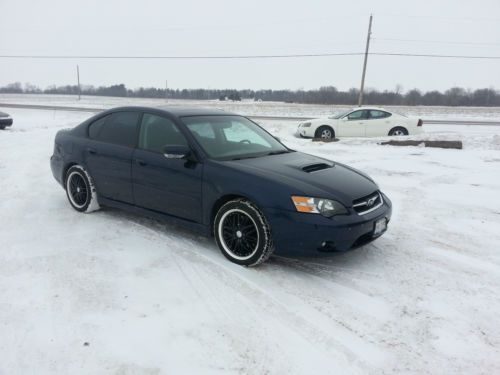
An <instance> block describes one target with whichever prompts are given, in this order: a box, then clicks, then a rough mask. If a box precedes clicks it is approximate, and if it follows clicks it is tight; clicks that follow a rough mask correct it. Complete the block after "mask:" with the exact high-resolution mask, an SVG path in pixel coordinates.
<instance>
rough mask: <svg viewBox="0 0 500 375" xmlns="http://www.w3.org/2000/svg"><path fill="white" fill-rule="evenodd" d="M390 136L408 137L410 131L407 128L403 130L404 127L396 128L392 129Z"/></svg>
mask: <svg viewBox="0 0 500 375" xmlns="http://www.w3.org/2000/svg"><path fill="white" fill-rule="evenodd" d="M389 135H390V136H401V135H408V130H406V128H403V127H402V126H396V127H395V128H392V129H391V130H390V131H389Z"/></svg>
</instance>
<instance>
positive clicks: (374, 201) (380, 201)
mask: <svg viewBox="0 0 500 375" xmlns="http://www.w3.org/2000/svg"><path fill="white" fill-rule="evenodd" d="M224 164H225V165H226V166H228V167H231V168H232V169H237V170H238V171H239V172H241V173H242V175H241V176H239V177H238V178H235V179H232V181H235V182H234V184H238V181H243V180H245V181H248V182H247V183H246V184H245V186H244V189H242V187H241V186H240V187H239V191H240V192H241V194H242V195H244V196H248V197H249V198H250V199H251V200H253V201H254V202H255V203H256V204H258V205H259V207H260V208H261V210H262V212H263V213H264V215H265V217H266V218H267V220H268V222H269V225H270V228H271V232H272V236H273V241H274V244H275V252H276V254H281V255H290V256H312V255H315V254H316V255H319V254H324V253H332V252H342V251H347V250H350V249H353V248H356V247H359V246H362V245H364V244H367V243H369V242H371V241H372V240H374V239H376V238H378V237H380V236H381V235H382V234H383V233H385V231H386V230H387V227H388V223H389V221H390V220H391V213H392V204H391V201H390V200H389V198H388V197H387V196H386V195H384V194H383V193H382V192H381V191H380V188H379V187H378V186H377V184H376V183H375V182H374V181H373V180H372V179H371V178H370V177H369V176H367V175H365V174H364V173H362V172H360V171H357V170H355V169H353V168H351V167H348V166H346V165H343V164H340V163H335V162H332V161H330V160H326V159H322V158H318V157H315V156H312V155H307V154H303V153H300V152H291V153H285V154H282V155H275V156H268V157H261V158H250V159H243V160H238V161H231V162H226V163H224ZM227 173H228V174H232V173H233V172H227ZM243 174H246V175H247V176H244V175H243ZM248 175H250V176H251V179H249V178H248ZM250 181H251V183H250ZM231 184H232V183H231ZM263 187H265V188H263ZM234 190H235V189H233V191H234Z"/></svg>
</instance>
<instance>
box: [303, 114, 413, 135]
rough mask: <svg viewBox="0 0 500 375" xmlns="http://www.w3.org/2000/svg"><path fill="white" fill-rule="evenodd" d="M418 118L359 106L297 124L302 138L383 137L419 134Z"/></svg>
mask: <svg viewBox="0 0 500 375" xmlns="http://www.w3.org/2000/svg"><path fill="white" fill-rule="evenodd" d="M422 123H423V121H422V120H420V119H411V118H408V117H406V116H403V115H399V114H397V113H394V112H389V111H387V110H385V109H383V108H376V107H358V108H353V109H351V110H349V111H347V112H343V113H341V114H339V115H336V116H332V117H326V118H318V119H313V120H307V121H304V122H302V123H300V124H299V128H298V129H297V132H298V134H299V136H301V137H308V138H322V139H325V140H328V139H333V138H338V137H384V136H387V135H414V134H420V133H422V132H423V131H422Z"/></svg>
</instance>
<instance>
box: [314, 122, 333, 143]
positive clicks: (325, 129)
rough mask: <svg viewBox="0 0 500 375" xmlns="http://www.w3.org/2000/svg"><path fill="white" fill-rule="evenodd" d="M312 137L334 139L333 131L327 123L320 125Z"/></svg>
mask: <svg viewBox="0 0 500 375" xmlns="http://www.w3.org/2000/svg"><path fill="white" fill-rule="evenodd" d="M314 138H321V139H324V140H328V141H329V140H331V139H335V131H334V130H333V129H332V128H331V127H330V126H328V125H321V126H320V127H319V128H318V129H316V132H315V133H314Z"/></svg>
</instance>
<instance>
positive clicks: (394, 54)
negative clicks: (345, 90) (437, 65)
mask: <svg viewBox="0 0 500 375" xmlns="http://www.w3.org/2000/svg"><path fill="white" fill-rule="evenodd" d="M370 55H375V56H403V57H430V58H444V59H485V60H488V59H489V60H500V56H471V55H435V54H425V53H393V52H370Z"/></svg>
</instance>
